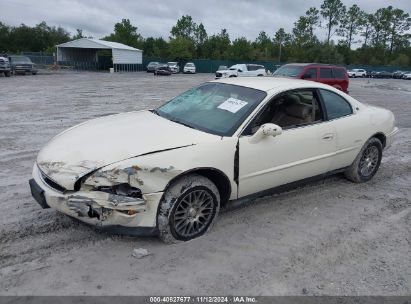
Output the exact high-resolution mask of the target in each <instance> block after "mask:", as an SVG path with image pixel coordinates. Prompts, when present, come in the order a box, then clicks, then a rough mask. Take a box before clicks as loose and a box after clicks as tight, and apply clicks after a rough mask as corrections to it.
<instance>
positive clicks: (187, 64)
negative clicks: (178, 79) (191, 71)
mask: <svg viewBox="0 0 411 304" xmlns="http://www.w3.org/2000/svg"><path fill="white" fill-rule="evenodd" d="M193 66H194V64H193V63H186V67H193Z"/></svg>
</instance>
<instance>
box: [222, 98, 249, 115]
mask: <svg viewBox="0 0 411 304" xmlns="http://www.w3.org/2000/svg"><path fill="white" fill-rule="evenodd" d="M247 104H248V102H246V101H243V100H240V99H235V98H232V97H230V98H228V99H227V100H226V101H224V102H223V103H222V104H220V105H219V106H218V107H217V108H219V109H222V110H227V111H229V112H231V113H237V112H238V111H239V110H240V109H241V108H243V107H244V106H246V105H247Z"/></svg>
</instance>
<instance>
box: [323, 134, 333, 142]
mask: <svg viewBox="0 0 411 304" xmlns="http://www.w3.org/2000/svg"><path fill="white" fill-rule="evenodd" d="M333 138H334V134H332V133H327V134H324V135H323V137H322V139H324V140H331V139H333Z"/></svg>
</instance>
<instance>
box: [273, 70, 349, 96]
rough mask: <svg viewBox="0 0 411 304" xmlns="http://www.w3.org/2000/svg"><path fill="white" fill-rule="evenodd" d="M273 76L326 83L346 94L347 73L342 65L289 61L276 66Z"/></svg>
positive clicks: (347, 84)
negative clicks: (278, 66)
mask: <svg viewBox="0 0 411 304" xmlns="http://www.w3.org/2000/svg"><path fill="white" fill-rule="evenodd" d="M273 76H274V77H291V78H298V79H305V80H312V81H316V82H321V83H325V84H328V85H330V86H332V87H334V88H337V89H339V90H341V91H343V92H344V93H347V94H348V86H349V80H348V74H347V70H346V69H345V68H344V67H340V66H334V65H328V64H318V63H290V64H285V65H283V66H281V67H280V68H278V69H277V70H276V71H275V72H274V73H273Z"/></svg>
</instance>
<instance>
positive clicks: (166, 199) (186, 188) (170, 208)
mask: <svg viewBox="0 0 411 304" xmlns="http://www.w3.org/2000/svg"><path fill="white" fill-rule="evenodd" d="M219 210H220V193H219V192H218V189H217V187H216V186H215V185H214V183H213V182H211V181H210V180H209V179H208V178H206V177H204V176H201V175H196V174H192V175H187V176H185V177H182V178H181V179H179V180H177V181H176V182H175V183H173V184H172V185H171V186H170V187H169V188H168V189H167V191H166V192H165V193H164V195H163V198H162V200H161V202H160V206H159V212H158V215H157V226H158V229H159V231H160V238H161V239H162V240H163V241H164V242H166V243H175V242H178V241H188V240H191V239H194V238H197V237H199V236H201V235H203V234H204V233H206V232H207V231H208V230H210V228H211V227H212V226H213V224H214V222H215V219H216V218H217V215H218V212H219Z"/></svg>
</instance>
